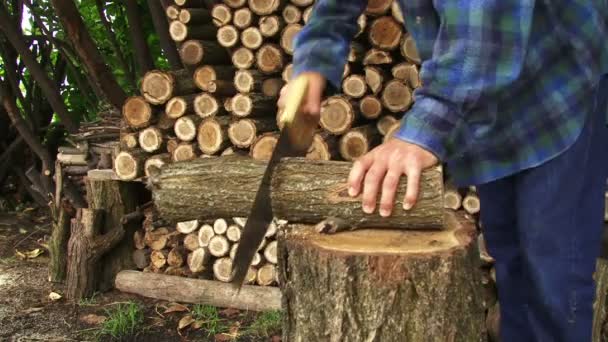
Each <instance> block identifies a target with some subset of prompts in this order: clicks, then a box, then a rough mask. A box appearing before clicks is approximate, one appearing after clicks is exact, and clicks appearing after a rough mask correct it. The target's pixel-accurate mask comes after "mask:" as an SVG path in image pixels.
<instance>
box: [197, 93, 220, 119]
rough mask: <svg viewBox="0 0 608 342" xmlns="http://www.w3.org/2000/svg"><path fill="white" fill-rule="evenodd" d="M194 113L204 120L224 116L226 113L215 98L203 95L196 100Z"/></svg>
mask: <svg viewBox="0 0 608 342" xmlns="http://www.w3.org/2000/svg"><path fill="white" fill-rule="evenodd" d="M194 112H196V114H197V115H198V116H200V117H201V118H203V119H207V118H211V117H214V116H218V115H223V114H224V113H225V112H226V111H225V110H224V107H220V105H219V103H218V101H217V99H216V98H215V96H213V95H211V94H207V93H202V94H199V95H197V96H196V98H195V99H194Z"/></svg>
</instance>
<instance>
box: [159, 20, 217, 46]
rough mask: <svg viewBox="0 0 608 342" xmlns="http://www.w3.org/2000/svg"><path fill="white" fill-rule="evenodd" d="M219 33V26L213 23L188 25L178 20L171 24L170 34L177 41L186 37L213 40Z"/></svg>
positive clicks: (181, 40)
mask: <svg viewBox="0 0 608 342" xmlns="http://www.w3.org/2000/svg"><path fill="white" fill-rule="evenodd" d="M220 29H221V28H220ZM217 34H218V28H217V27H216V26H215V25H212V24H206V25H189V26H186V25H185V24H184V23H182V22H180V21H177V20H176V21H172V22H171V24H169V35H170V36H171V39H173V40H174V41H176V42H183V41H185V40H186V39H197V40H213V39H215V38H216V36H217Z"/></svg>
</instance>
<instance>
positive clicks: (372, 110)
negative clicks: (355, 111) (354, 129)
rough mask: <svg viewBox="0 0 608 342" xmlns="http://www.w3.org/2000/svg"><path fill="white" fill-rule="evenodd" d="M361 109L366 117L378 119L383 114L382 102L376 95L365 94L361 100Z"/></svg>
mask: <svg viewBox="0 0 608 342" xmlns="http://www.w3.org/2000/svg"><path fill="white" fill-rule="evenodd" d="M359 110H360V112H361V115H363V116H364V117H365V118H367V119H377V118H378V117H379V116H380V114H382V102H381V101H380V100H379V99H378V98H377V97H375V96H372V95H368V96H365V97H364V98H362V99H361V101H360V102H359Z"/></svg>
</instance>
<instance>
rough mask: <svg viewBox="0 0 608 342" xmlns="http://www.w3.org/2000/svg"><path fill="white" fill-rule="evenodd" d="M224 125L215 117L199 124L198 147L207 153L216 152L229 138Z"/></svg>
mask: <svg viewBox="0 0 608 342" xmlns="http://www.w3.org/2000/svg"><path fill="white" fill-rule="evenodd" d="M223 129H224V128H223V127H222V125H221V124H220V123H219V122H217V121H216V120H214V119H207V120H205V121H203V122H202V123H201V124H200V125H199V126H198V134H197V141H198V147H199V148H200V149H201V151H202V152H203V153H205V154H216V153H217V152H219V151H220V150H221V149H222V147H224V146H223V145H224V142H225V141H226V139H227V138H228V137H227V136H226V134H225V132H224V131H223Z"/></svg>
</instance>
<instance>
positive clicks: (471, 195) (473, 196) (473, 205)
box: [443, 182, 481, 216]
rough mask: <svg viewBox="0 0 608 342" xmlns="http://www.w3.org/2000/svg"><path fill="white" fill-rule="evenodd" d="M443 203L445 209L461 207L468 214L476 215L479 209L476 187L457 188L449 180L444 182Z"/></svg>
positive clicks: (458, 208)
mask: <svg viewBox="0 0 608 342" xmlns="http://www.w3.org/2000/svg"><path fill="white" fill-rule="evenodd" d="M443 204H444V207H445V208H446V209H452V210H460V209H463V210H464V211H465V212H466V213H467V214H469V215H472V216H474V215H478V214H479V211H480V210H481V204H480V201H479V196H478V195H477V189H476V188H475V187H474V186H470V187H468V188H457V187H455V186H454V185H453V184H451V183H450V182H446V183H445V190H444V193H443Z"/></svg>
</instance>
